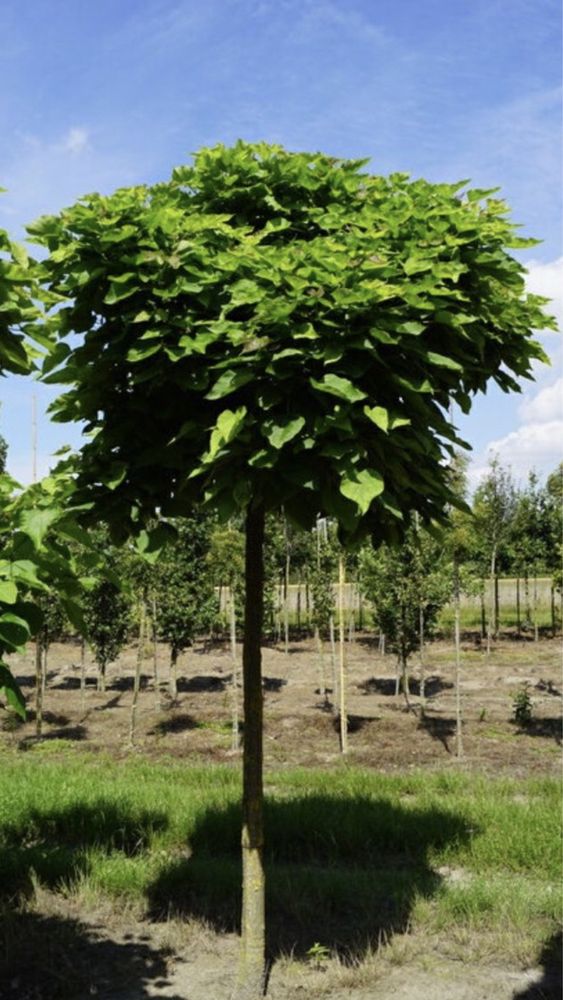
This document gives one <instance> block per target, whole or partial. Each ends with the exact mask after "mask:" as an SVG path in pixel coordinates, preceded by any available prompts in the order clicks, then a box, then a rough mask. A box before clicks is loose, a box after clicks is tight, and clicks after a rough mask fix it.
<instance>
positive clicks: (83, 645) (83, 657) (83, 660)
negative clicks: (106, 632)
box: [80, 636, 86, 712]
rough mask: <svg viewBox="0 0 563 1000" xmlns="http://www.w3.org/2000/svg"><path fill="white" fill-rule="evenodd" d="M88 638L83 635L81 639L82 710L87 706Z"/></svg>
mask: <svg viewBox="0 0 563 1000" xmlns="http://www.w3.org/2000/svg"><path fill="white" fill-rule="evenodd" d="M85 700H86V639H85V638H84V636H82V638H81V640H80V702H81V705H82V711H83V712H84V709H85V708H86V704H85Z"/></svg>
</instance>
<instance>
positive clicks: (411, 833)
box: [0, 744, 561, 962]
mask: <svg viewBox="0 0 563 1000" xmlns="http://www.w3.org/2000/svg"><path fill="white" fill-rule="evenodd" d="M48 746H49V745H48V744H44V745H38V746H37V747H36V748H35V749H33V750H30V751H28V753H27V754H26V755H25V756H22V755H21V754H19V755H18V754H17V753H15V752H14V753H12V752H10V753H7V752H4V753H3V754H2V758H1V769H0V845H1V846H0V885H1V886H2V889H1V892H2V894H3V896H4V898H5V900H6V901H8V900H9V901H10V906H13V905H14V902H15V901H16V900H18V899H19V905H20V906H24V907H25V905H26V904H25V900H26V899H27V900H30V899H31V898H32V897H33V894H34V892H36V891H37V888H38V887H48V888H50V889H51V890H54V891H55V892H57V893H61V894H65V895H66V896H71V897H75V898H76V899H77V900H80V899H82V900H83V901H85V903H86V902H88V901H90V902H91V901H92V900H96V899H98V900H99V899H100V897H104V898H105V899H107V898H110V899H111V900H112V901H113V905H114V906H115V907H116V908H117V909H119V907H120V906H131V905H133V906H136V907H137V908H138V909H139V911H142V912H143V913H145V914H150V915H152V916H154V917H162V916H165V915H166V914H170V913H171V912H175V913H179V914H182V915H183V916H186V917H190V918H197V919H204V920H205V921H206V922H207V923H209V924H211V926H213V927H215V928H216V929H218V930H233V929H236V928H237V920H238V908H239V893H240V889H239V887H240V863H239V846H238V845H239V824H240V811H239V806H238V801H239V795H240V780H239V775H238V771H236V770H234V769H232V768H230V767H219V766H216V767H211V766H209V767H190V766H189V765H186V764H181V763H178V762H177V761H173V760H170V761H169V762H168V761H165V762H162V761H159V762H158V763H152V762H148V761H143V760H140V759H138V758H131V759H129V760H127V761H121V762H112V761H111V760H109V759H104V758H102V757H100V756H95V755H91V754H87V753H84V752H83V751H80V750H77V749H75V748H69V749H68V750H65V749H64V748H59V749H58V750H57V752H56V753H53V751H52V750H50V751H47V752H46V750H47V747H48ZM267 796H268V801H267V813H266V838H267V849H266V857H267V863H268V871H269V880H268V881H269V888H268V907H269V915H270V949H271V950H272V952H273V953H274V954H281V953H286V952H288V951H290V950H293V953H294V954H295V955H296V956H297V957H298V956H300V955H301V956H303V955H305V954H306V953H307V952H308V950H309V949H310V948H311V947H312V946H313V945H315V944H316V943H317V942H318V943H320V944H321V945H322V946H325V947H326V948H328V949H332V950H334V951H336V952H338V953H340V954H348V955H352V956H353V957H354V959H357V960H360V961H361V959H362V957H363V956H364V955H366V954H368V953H369V952H370V951H373V949H374V948H375V947H376V946H377V942H378V941H381V940H382V939H383V940H389V939H390V938H392V936H393V934H401V933H403V932H405V931H407V930H408V929H412V928H413V927H414V928H419V929H422V930H425V929H426V930H428V931H429V932H430V933H439V932H440V931H444V930H447V933H448V935H449V936H451V933H452V928H454V929H455V930H456V931H457V932H458V934H459V933H463V934H465V935H466V936H467V935H469V936H470V937H471V940H472V941H473V945H474V947H475V948H477V951H478V950H479V947H480V944H479V942H481V943H483V942H485V944H484V945H483V947H485V946H486V949H487V950H488V951H489V952H492V953H493V954H494V953H495V952H496V951H498V952H500V951H501V950H502V953H503V954H502V957H503V958H504V959H507V957H508V958H512V959H513V960H516V961H522V962H527V961H533V960H534V958H536V957H537V955H538V953H539V951H540V948H541V945H542V942H544V941H545V940H547V939H548V938H549V936H550V934H552V933H553V932H554V929H555V928H556V926H557V922H558V920H559V917H560V911H561V906H560V897H559V893H558V890H557V886H558V885H559V880H560V874H561V872H560V850H559V802H560V787H559V784H558V783H557V782H556V781H554V780H551V779H530V780H527V781H519V780H508V779H498V780H492V779H489V778H485V777H480V776H470V775H466V774H458V773H442V774H440V773H434V774H428V773H424V774H423V773H413V774H409V775H407V776H394V775H383V774H378V773H376V772H371V771H362V770H359V769H356V768H351V767H350V768H348V767H339V768H337V769H335V770H333V771H331V772H327V771H322V772H318V771H305V770H293V771H281V772H278V773H275V772H274V773H270V774H269V776H268V780H267ZM499 957H500V955H499Z"/></svg>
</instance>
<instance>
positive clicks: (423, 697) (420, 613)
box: [418, 605, 426, 719]
mask: <svg viewBox="0 0 563 1000" xmlns="http://www.w3.org/2000/svg"><path fill="white" fill-rule="evenodd" d="M418 645H419V652H420V717H421V718H422V719H423V718H424V713H425V711H426V687H425V686H426V673H425V663H424V608H423V607H422V605H420V607H419V609H418Z"/></svg>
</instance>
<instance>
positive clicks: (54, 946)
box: [0, 907, 183, 1000]
mask: <svg viewBox="0 0 563 1000" xmlns="http://www.w3.org/2000/svg"><path fill="white" fill-rule="evenodd" d="M169 955H170V952H169V951H167V950H166V949H163V948H156V947H155V946H154V945H152V944H150V943H148V942H146V941H144V940H129V941H124V942H121V941H115V940H111V939H110V938H108V937H107V936H106V934H105V933H104V930H103V928H101V927H96V926H90V925H86V924H84V923H82V922H81V921H79V920H75V919H72V918H69V917H61V916H58V915H57V916H42V915H40V914H38V913H34V912H25V911H22V910H21V909H20V910H13V909H8V908H7V907H6V908H4V909H3V910H0V997H1V998H2V1000H63V998H64V1000H85V997H89V996H94V995H96V996H98V997H100V1000H103V998H104V997H105V998H108V1000H109V998H110V997H115V996H116V995H120V996H123V997H125V996H127V997H131V998H135V1000H142V998H145V997H146V998H148V997H154V995H155V994H154V992H153V990H152V987H158V988H159V991H158V996H159V997H162V1000H183V998H182V997H181V996H180V995H179V994H178V993H176V992H173V990H172V987H171V984H170V980H169V978H168V957H169ZM167 987H168V988H167Z"/></svg>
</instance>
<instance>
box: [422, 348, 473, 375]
mask: <svg viewBox="0 0 563 1000" xmlns="http://www.w3.org/2000/svg"><path fill="white" fill-rule="evenodd" d="M424 357H425V358H426V359H427V361H429V362H430V364H432V365H439V366H440V368H451V370H452V371H454V372H462V371H463V365H460V363H459V361H454V360H453V358H448V357H446V355H445V354H435V353H434V351H427V352H426V353H425V355H424Z"/></svg>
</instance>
